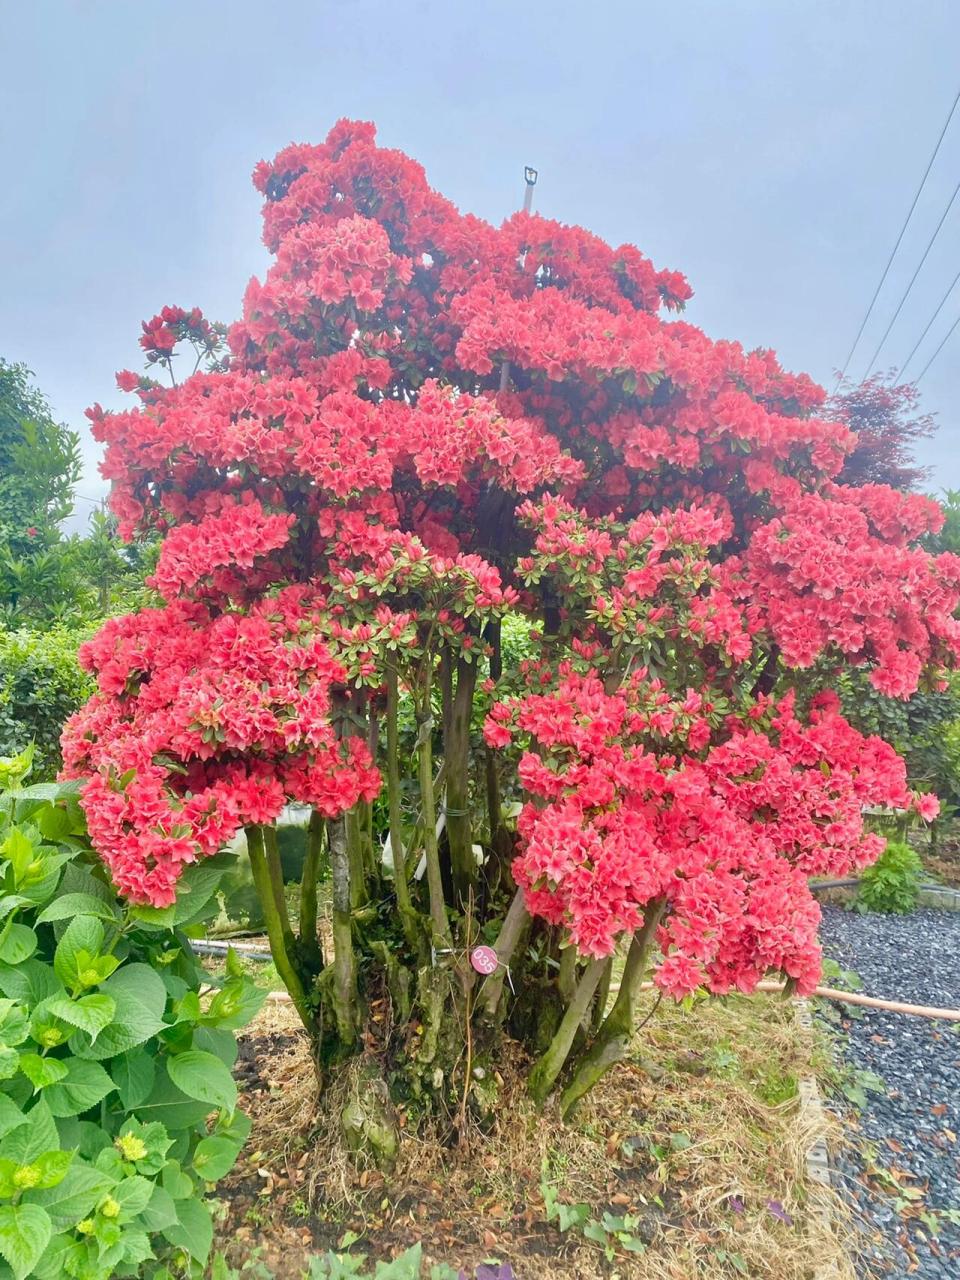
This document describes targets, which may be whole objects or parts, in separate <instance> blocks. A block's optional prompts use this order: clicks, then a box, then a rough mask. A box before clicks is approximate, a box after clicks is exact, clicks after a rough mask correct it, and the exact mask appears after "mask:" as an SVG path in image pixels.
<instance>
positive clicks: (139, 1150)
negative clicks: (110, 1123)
mask: <svg viewBox="0 0 960 1280" xmlns="http://www.w3.org/2000/svg"><path fill="white" fill-rule="evenodd" d="M113 1145H114V1146H115V1147H116V1148H117V1150H118V1151H119V1152H120V1154H121V1155H122V1156H123V1158H124V1160H142V1159H143V1157H144V1156H145V1155H146V1154H147V1144H146V1143H145V1142H144V1140H143V1139H142V1138H138V1137H137V1135H136V1134H135V1133H121V1134H120V1136H119V1137H118V1138H116V1139H115V1140H114V1144H113Z"/></svg>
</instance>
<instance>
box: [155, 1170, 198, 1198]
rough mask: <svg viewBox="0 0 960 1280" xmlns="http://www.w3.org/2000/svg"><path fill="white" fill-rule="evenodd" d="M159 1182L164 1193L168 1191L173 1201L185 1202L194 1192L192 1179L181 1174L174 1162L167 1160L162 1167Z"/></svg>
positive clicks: (187, 1175) (181, 1171)
mask: <svg viewBox="0 0 960 1280" xmlns="http://www.w3.org/2000/svg"><path fill="white" fill-rule="evenodd" d="M160 1181H161V1183H162V1185H163V1189H164V1191H169V1192H170V1195H171V1196H172V1197H173V1199H174V1200H187V1199H189V1198H190V1196H192V1195H193V1193H194V1191H195V1190H196V1188H195V1187H194V1185H193V1179H192V1178H191V1177H190V1176H189V1174H186V1173H184V1172H183V1170H182V1169H181V1168H180V1165H179V1164H178V1163H177V1161H176V1160H168V1161H167V1163H166V1164H165V1165H164V1166H163V1173H162V1174H161V1177H160Z"/></svg>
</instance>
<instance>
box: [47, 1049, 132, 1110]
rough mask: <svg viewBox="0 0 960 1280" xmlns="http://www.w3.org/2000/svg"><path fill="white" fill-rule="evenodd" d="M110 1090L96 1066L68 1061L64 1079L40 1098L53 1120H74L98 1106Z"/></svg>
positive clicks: (75, 1059) (70, 1059)
mask: <svg viewBox="0 0 960 1280" xmlns="http://www.w3.org/2000/svg"><path fill="white" fill-rule="evenodd" d="M48 1061H49V1059H48ZM114 1088H115V1086H114V1083H113V1081H112V1080H111V1079H110V1077H109V1076H108V1075H107V1073H106V1071H105V1070H104V1069H103V1067H101V1065H100V1063H99V1062H86V1061H85V1060H84V1059H82V1058H68V1059H67V1070H66V1073H65V1078H64V1079H63V1080H62V1081H60V1082H59V1083H56V1084H53V1085H52V1086H51V1087H50V1088H49V1089H48V1090H47V1092H46V1093H45V1094H44V1097H45V1098H46V1101H47V1104H48V1105H49V1107H50V1110H51V1112H52V1113H53V1114H54V1115H55V1116H76V1115H81V1114H82V1113H83V1112H84V1111H89V1110H90V1108H91V1107H95V1106H96V1105H97V1103H98V1102H102V1101H103V1099H104V1098H105V1097H106V1096H107V1094H108V1093H111V1092H112V1091H113V1089H114Z"/></svg>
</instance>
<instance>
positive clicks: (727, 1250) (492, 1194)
mask: <svg viewBox="0 0 960 1280" xmlns="http://www.w3.org/2000/svg"><path fill="white" fill-rule="evenodd" d="M295 1028H296V1019H295V1015H294V1014H293V1012H292V1011H291V1009H290V1008H289V1006H284V1005H268V1006H267V1007H266V1009H265V1010H264V1011H263V1013H262V1014H261V1016H260V1020H259V1022H258V1024H257V1025H256V1026H255V1028H253V1032H252V1034H253V1035H254V1036H263V1035H269V1034H272V1035H277V1034H285V1035H286V1036H289V1035H290V1033H291V1032H292V1031H293V1030H294V1029H295ZM637 1052H638V1056H639V1057H640V1058H642V1061H643V1064H644V1065H643V1067H641V1066H640V1065H639V1063H638V1061H637V1060H634V1061H632V1062H629V1063H625V1064H622V1065H621V1066H620V1067H619V1068H617V1069H616V1070H614V1071H612V1072H611V1073H610V1074H609V1075H608V1076H607V1077H606V1078H605V1079H604V1080H603V1081H602V1082H601V1084H600V1086H599V1087H598V1088H597V1089H596V1090H595V1091H594V1093H593V1094H591V1095H590V1096H589V1098H588V1099H587V1100H586V1101H585V1102H584V1104H583V1105H582V1107H581V1110H580V1113H579V1114H578V1116H577V1118H576V1121H575V1122H574V1123H572V1124H570V1125H563V1124H562V1123H561V1122H560V1119H559V1115H558V1114H557V1112H556V1111H555V1109H553V1108H552V1107H551V1106H548V1107H547V1109H546V1111H545V1112H539V1111H537V1110H536V1109H535V1108H534V1107H533V1106H532V1104H531V1103H530V1101H529V1099H528V1098H527V1096H526V1094H525V1092H524V1085H523V1081H524V1075H523V1071H524V1067H525V1063H524V1061H523V1059H522V1057H521V1055H520V1051H519V1050H518V1049H516V1050H514V1051H513V1055H514V1056H513V1057H512V1059H510V1060H506V1061H504V1062H503V1063H501V1064H500V1074H501V1075H502V1077H503V1086H502V1107H501V1108H500V1110H499V1114H500V1115H501V1116H502V1117H503V1118H502V1120H501V1121H500V1122H499V1124H498V1125H497V1127H496V1128H495V1129H494V1131H493V1132H492V1133H489V1134H480V1133H476V1134H474V1135H473V1137H472V1140H471V1144H470V1149H469V1151H468V1152H463V1151H458V1150H456V1149H450V1148H449V1147H447V1146H445V1145H444V1144H443V1143H442V1142H441V1141H440V1140H439V1135H438V1134H437V1133H431V1132H430V1131H429V1130H427V1131H426V1132H423V1133H421V1134H420V1135H418V1136H413V1135H407V1136H406V1137H405V1139H404V1143H403V1145H402V1148H401V1156H400V1160H399V1163H398V1166H397V1168H396V1170H395V1172H394V1174H393V1175H392V1176H391V1178H390V1179H389V1181H388V1182H385V1181H384V1179H383V1178H382V1175H380V1174H379V1173H378V1172H377V1171H375V1170H372V1169H366V1170H364V1169H358V1168H357V1167H356V1165H355V1164H354V1163H353V1161H352V1158H351V1157H350V1156H349V1154H348V1153H347V1152H346V1151H345V1150H344V1147H343V1144H342V1141H341V1137H340V1133H339V1128H338V1125H337V1123H336V1116H337V1115H338V1113H339V1109H340V1105H339V1104H342V1102H343V1101H345V1100H346V1098H347V1096H348V1093H349V1090H350V1089H351V1088H352V1087H353V1074H352V1072H351V1071H350V1070H349V1069H345V1070H344V1071H343V1072H342V1073H341V1075H340V1076H339V1077H338V1079H337V1080H336V1082H335V1083H334V1085H333V1086H332V1088H331V1089H330V1090H329V1091H328V1094H327V1096H326V1097H325V1099H324V1105H323V1107H322V1108H318V1106H317V1097H316V1088H315V1083H314V1075H313V1069H312V1064H311V1063H310V1061H309V1057H308V1054H307V1050H306V1042H305V1040H304V1039H303V1038H300V1037H297V1038H296V1039H295V1040H292V1041H287V1042H286V1047H285V1048H283V1050H282V1051H281V1052H279V1053H278V1054H277V1055H276V1056H275V1057H274V1058H271V1059H270V1061H269V1069H268V1070H267V1071H266V1072H265V1073H264V1074H266V1076H267V1082H266V1083H267V1086H268V1088H267V1091H266V1093H265V1094H261V1095H260V1097H259V1100H258V1105H257V1106H256V1108H255V1109H254V1114H253V1121H254V1128H253V1133H252V1135H251V1144H252V1147H251V1149H252V1150H253V1151H254V1152H255V1155H256V1158H257V1160H258V1161H259V1162H260V1163H261V1165H263V1164H266V1166H267V1167H268V1168H269V1169H275V1170H277V1171H278V1182H279V1184H280V1188H281V1189H280V1191H279V1192H278V1195H279V1197H280V1198H279V1199H278V1200H277V1202H276V1203H275V1202H274V1200H271V1201H270V1202H269V1217H270V1219H271V1220H273V1219H276V1218H280V1217H282V1216H283V1206H282V1203H281V1202H282V1197H283V1190H282V1188H283V1186H284V1185H286V1186H288V1187H289V1188H290V1194H291V1195H292V1194H293V1192H294V1191H295V1190H299V1196H300V1198H301V1199H302V1200H308V1201H309V1203H310V1204H311V1206H312V1207H313V1211H314V1215H315V1216H314V1219H313V1222H312V1226H311V1230H312V1232H313V1247H317V1246H318V1245H323V1246H327V1245H335V1243H336V1241H337V1239H338V1238H340V1237H341V1236H342V1233H343V1231H344V1230H345V1229H347V1228H349V1229H350V1230H351V1231H354V1232H356V1233H357V1234H359V1235H361V1237H362V1239H361V1242H360V1243H359V1244H358V1245H357V1246H356V1247H357V1248H362V1249H365V1250H366V1251H367V1252H368V1253H369V1254H370V1255H371V1256H389V1255H390V1254H391V1253H392V1252H395V1251H396V1250H398V1249H399V1248H401V1247H404V1246H406V1245H408V1244H410V1243H413V1242H414V1241H415V1240H418V1239H420V1240H422V1241H423V1244H424V1253H425V1255H427V1256H429V1257H430V1258H431V1259H432V1260H434V1261H439V1260H445V1261H455V1262H457V1263H459V1264H461V1265H464V1266H467V1265H468V1264H469V1269H470V1270H471V1273H472V1265H473V1264H474V1263H476V1262H477V1261H480V1260H482V1259H483V1258H484V1257H489V1256H498V1257H501V1258H503V1259H505V1260H510V1261H512V1262H513V1265H514V1269H515V1271H516V1273H517V1275H518V1277H522V1280H548V1278H549V1280H594V1278H595V1277H596V1278H597V1280H599V1278H600V1277H614V1276H617V1277H620V1280H695V1278H698V1277H717V1278H718V1280H721V1278H724V1277H736V1276H738V1275H747V1276H753V1277H770V1278H771V1280H852V1276H853V1272H852V1269H851V1266H850V1263H849V1261H848V1258H847V1254H846V1252H845V1249H844V1233H845V1218H844V1213H843V1209H842V1207H841V1206H840V1205H839V1204H838V1203H836V1202H835V1198H834V1197H833V1196H832V1193H831V1192H830V1191H829V1190H827V1189H824V1188H821V1187H816V1186H811V1185H810V1183H809V1182H808V1179H807V1173H806V1167H805V1156H806V1152H807V1151H808V1149H809V1148H810V1146H811V1144H812V1143H813V1141H815V1139H816V1138H817V1137H819V1136H822V1135H821V1134H820V1133H819V1132H818V1130H819V1127H820V1126H821V1125H824V1124H828V1123H830V1120H829V1117H826V1116H824V1115H823V1114H822V1113H819V1112H811V1110H810V1109H808V1108H801V1106H800V1105H799V1101H798V1098H797V1096H796V1081H797V1079H798V1077H800V1076H801V1075H804V1074H807V1073H809V1072H810V1071H811V1070H815V1069H816V1068H817V1065H818V1054H819V1053H820V1050H819V1049H818V1047H817V1045H816V1043H815V1042H814V1041H813V1040H812V1038H811V1033H810V1032H809V1031H804V1030H803V1029H802V1028H801V1027H800V1026H799V1025H798V1023H797V1021H796V1018H795V1016H794V1012H793V1009H792V1007H791V1006H790V1005H789V1004H786V1003H784V1002H782V1001H780V1000H777V999H775V998H770V997H763V996H756V997H752V998H750V999H747V998H743V997H734V998H729V999H726V1000H710V1001H704V1002H702V1003H699V1004H697V1005H696V1007H695V1008H694V1009H692V1010H689V1011H684V1010H683V1009H682V1008H679V1007H677V1006H673V1005H669V1006H668V1005H667V1003H666V1002H664V1004H663V1005H662V1006H661V1007H660V1009H659V1011H658V1013H657V1016H656V1018H655V1019H654V1020H653V1021H651V1022H650V1023H649V1024H648V1025H647V1026H646V1027H645V1028H644V1030H643V1031H642V1032H641V1036H640V1039H639V1041H638V1045H637ZM261 1070H262V1071H263V1069H262V1068H261ZM271 1086H272V1087H271ZM544 1168H546V1169H547V1171H548V1177H549V1180H550V1181H551V1182H553V1183H554V1184H555V1185H557V1186H558V1187H559V1189H560V1197H561V1199H563V1200H565V1201H567V1202H570V1203H575V1202H585V1203H586V1204H588V1205H590V1206H591V1211H592V1213H593V1214H594V1215H595V1216H596V1217H600V1216H602V1214H603V1213H604V1212H605V1211H608V1212H610V1213H613V1214H619V1215H622V1214H623V1213H625V1212H636V1213H637V1214H638V1215H639V1217H640V1219H641V1225H640V1226H639V1227H638V1229H637V1234H639V1235H642V1236H643V1237H644V1238H646V1239H648V1241H649V1245H648V1248H647V1250H646V1252H645V1253H643V1254H642V1255H640V1256H635V1255H626V1254H623V1253H619V1254H618V1255H617V1257H616V1258H615V1260H614V1262H613V1264H612V1265H611V1264H610V1263H608V1262H607V1261H606V1260H605V1259H604V1257H603V1254H602V1252H601V1250H600V1249H599V1248H598V1247H597V1246H596V1245H593V1244H591V1243H590V1242H588V1241H587V1240H585V1239H584V1237H583V1236H582V1234H581V1233H579V1232H578V1231H577V1230H576V1229H571V1231H570V1232H568V1233H567V1234H565V1235H562V1234H560V1233H559V1231H558V1230H557V1228H556V1226H555V1225H554V1224H547V1223H546V1222H545V1218H544V1207H543V1201H542V1196H541V1191H540V1184H541V1170H542V1169H544ZM781 1207H782V1216H778V1215H780V1213H781ZM826 1207H829V1209H830V1213H829V1214H826V1215H825V1213H824V1209H825V1208H826ZM784 1218H786V1219H789V1221H786V1220H783V1219H784ZM270 1231H271V1229H270V1228H269V1227H267V1226H263V1227H261V1228H260V1229H259V1230H258V1231H254V1232H247V1233H245V1234H248V1235H251V1236H252V1238H253V1241H254V1242H256V1241H257V1240H258V1239H259V1238H260V1237H261V1236H264V1237H269V1235H270ZM301 1234H302V1235H303V1234H306V1233H304V1232H301ZM278 1252H282V1253H283V1255H284V1258H285V1266H287V1267H289V1269H288V1270H284V1269H282V1268H281V1269H280V1270H279V1274H280V1275H289V1276H296V1275H297V1274H298V1271H297V1269H296V1268H297V1265H298V1262H297V1260H296V1259H293V1258H291V1256H290V1246H289V1241H288V1242H287V1243H286V1244H285V1245H284V1246H283V1249H282V1251H278ZM299 1265H300V1266H302V1265H304V1264H303V1259H302V1256H301V1259H300V1260H299Z"/></svg>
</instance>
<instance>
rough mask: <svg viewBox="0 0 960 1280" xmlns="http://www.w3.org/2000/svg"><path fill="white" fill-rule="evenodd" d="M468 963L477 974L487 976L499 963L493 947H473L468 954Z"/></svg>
mask: <svg viewBox="0 0 960 1280" xmlns="http://www.w3.org/2000/svg"><path fill="white" fill-rule="evenodd" d="M470 963H471V964H472V965H473V967H474V968H475V969H476V971H477V973H484V974H489V973H493V972H494V971H495V970H496V968H497V967H498V965H499V964H500V961H499V960H498V959H497V953H496V952H495V951H494V949H493V947H474V949H473V950H472V951H471V952H470Z"/></svg>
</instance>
